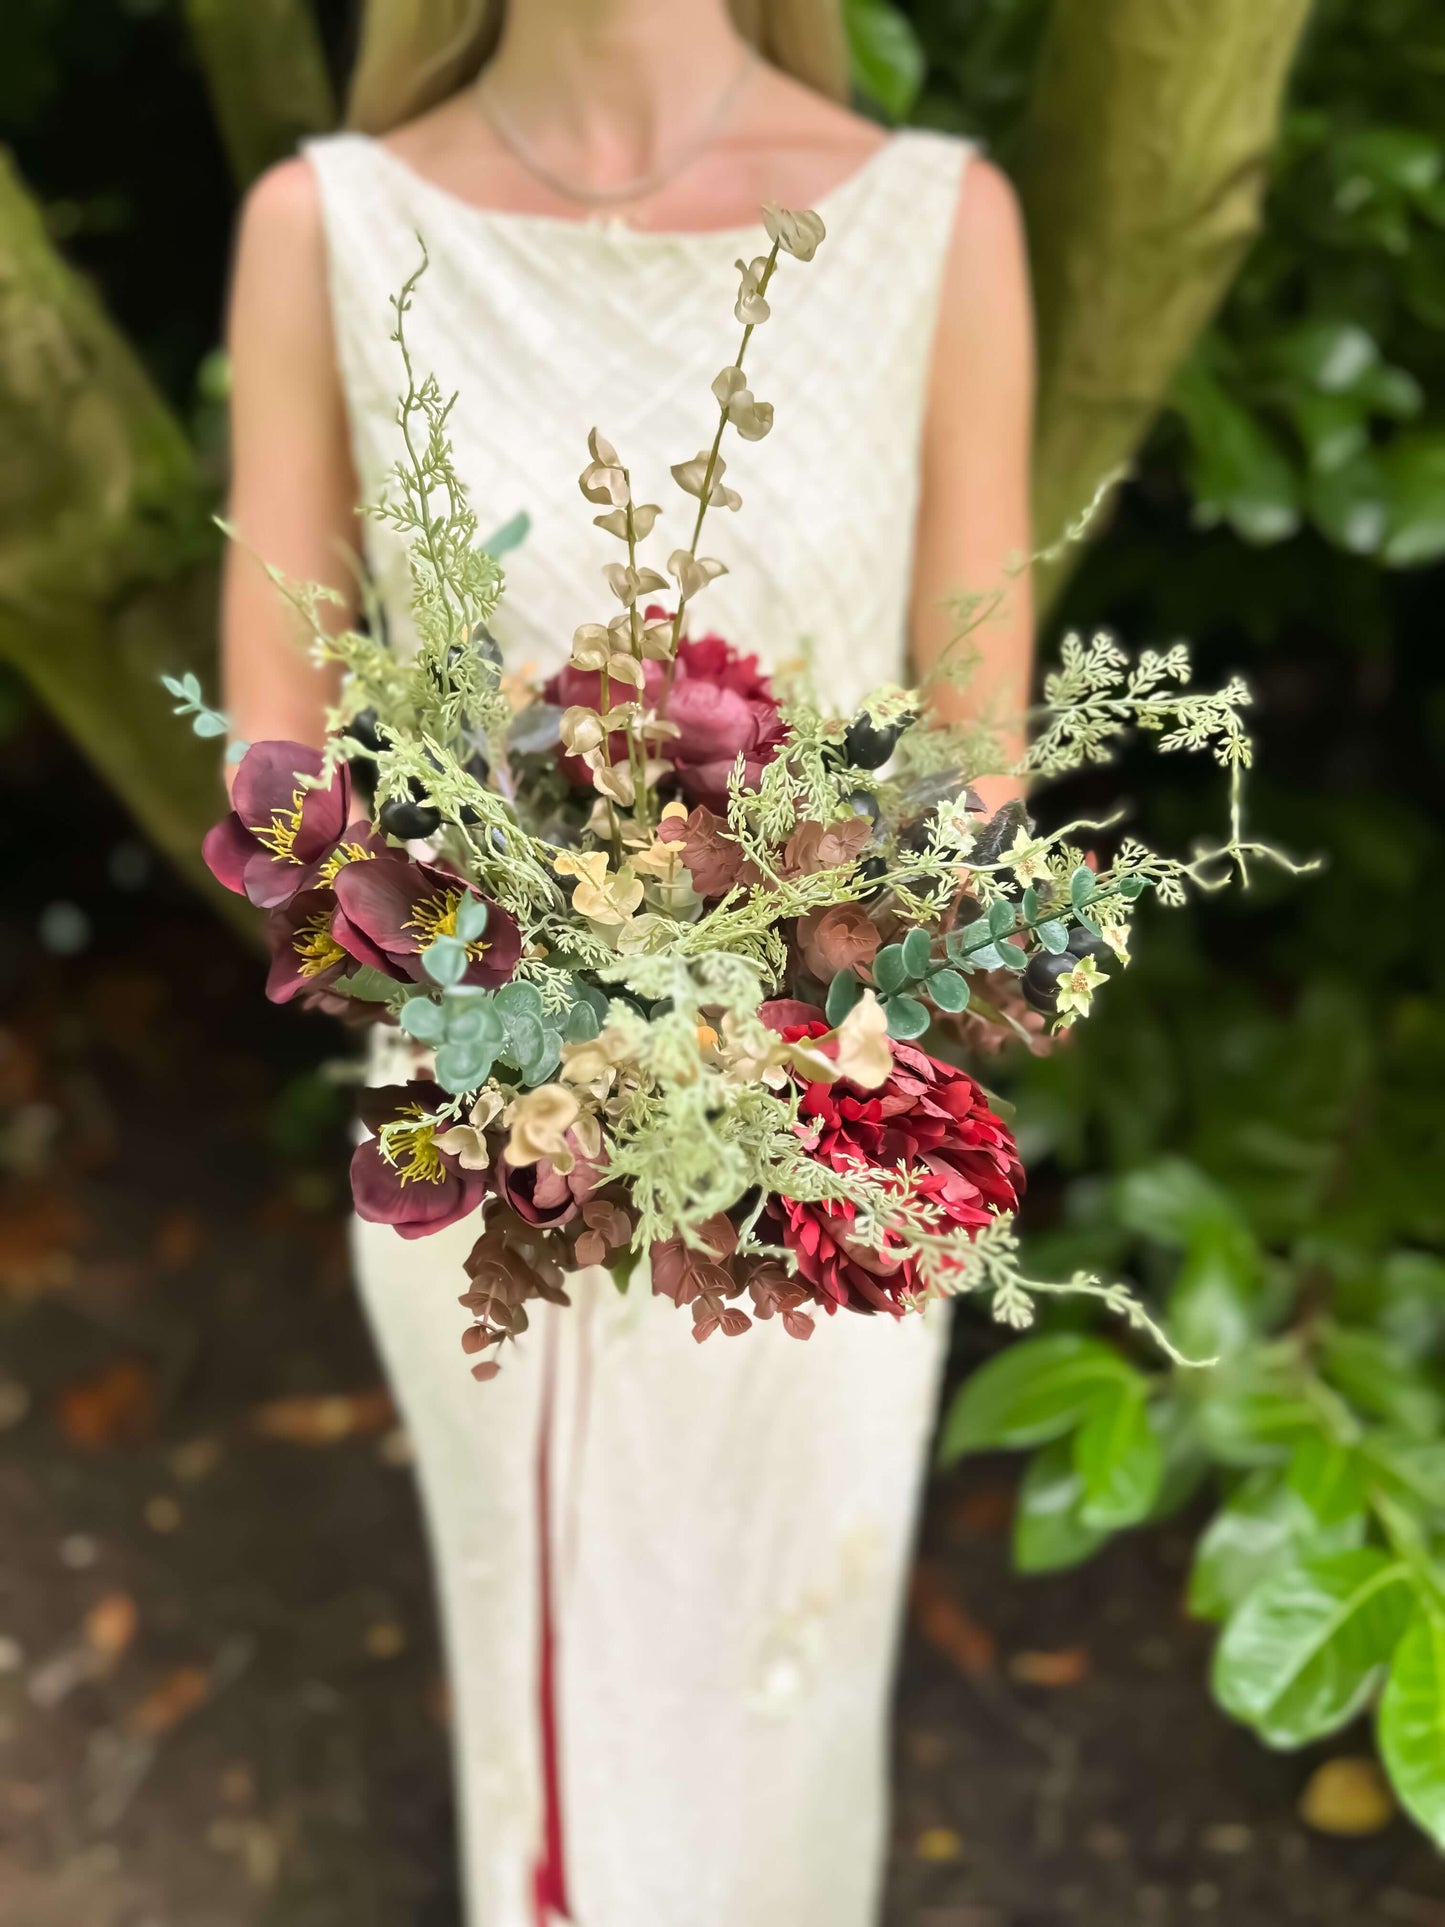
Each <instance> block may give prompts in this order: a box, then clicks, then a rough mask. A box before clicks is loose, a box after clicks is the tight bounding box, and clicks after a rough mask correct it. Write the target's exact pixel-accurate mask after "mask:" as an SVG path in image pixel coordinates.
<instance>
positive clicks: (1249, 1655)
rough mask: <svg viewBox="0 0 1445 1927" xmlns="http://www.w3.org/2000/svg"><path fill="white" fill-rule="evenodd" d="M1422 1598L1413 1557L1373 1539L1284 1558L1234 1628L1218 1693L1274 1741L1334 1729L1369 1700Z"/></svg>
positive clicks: (1217, 1674) (1229, 1630)
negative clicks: (1409, 1562) (1347, 1548)
mask: <svg viewBox="0 0 1445 1927" xmlns="http://www.w3.org/2000/svg"><path fill="white" fill-rule="evenodd" d="M1414 1597H1415V1593H1414V1586H1413V1583H1412V1581H1411V1578H1410V1571H1409V1568H1408V1567H1407V1566H1406V1565H1405V1563H1404V1561H1403V1560H1400V1559H1395V1558H1393V1557H1391V1555H1390V1554H1388V1553H1385V1552H1381V1551H1379V1550H1378V1549H1377V1548H1376V1547H1374V1546H1361V1547H1359V1548H1358V1549H1357V1550H1356V1551H1353V1552H1334V1553H1325V1554H1321V1555H1318V1556H1315V1557H1311V1558H1307V1559H1303V1560H1301V1561H1299V1562H1298V1563H1297V1564H1291V1565H1287V1566H1284V1567H1281V1568H1280V1569H1279V1570H1278V1571H1277V1572H1273V1573H1271V1574H1269V1575H1268V1576H1267V1577H1266V1578H1265V1579H1263V1580H1262V1581H1261V1582H1260V1584H1259V1585H1258V1586H1256V1587H1255V1589H1254V1590H1253V1591H1252V1592H1251V1593H1250V1594H1249V1595H1248V1596H1247V1598H1246V1599H1245V1600H1244V1602H1243V1604H1242V1605H1241V1606H1240V1607H1239V1610H1238V1611H1237V1612H1236V1613H1235V1614H1234V1616H1233V1617H1232V1618H1231V1619H1230V1621H1229V1623H1228V1625H1227V1626H1226V1627H1225V1629H1224V1632H1223V1634H1222V1636H1221V1638H1220V1641H1219V1644H1218V1646H1217V1647H1216V1648H1215V1652H1214V1668H1213V1686H1214V1692H1215V1697H1216V1698H1217V1699H1218V1700H1219V1703H1220V1705H1221V1706H1223V1708H1224V1710H1225V1711H1226V1712H1227V1713H1230V1714H1232V1715H1233V1716H1234V1718H1235V1719H1238V1720H1243V1721H1244V1722H1245V1723H1246V1725H1249V1726H1252V1727H1253V1728H1254V1729H1255V1731H1256V1732H1257V1733H1258V1734H1259V1735H1260V1737H1261V1738H1262V1739H1263V1740H1265V1741H1266V1742H1267V1743H1268V1744H1269V1745H1271V1746H1279V1747H1292V1746H1304V1745H1305V1744H1306V1743H1307V1742H1308V1741H1310V1740H1317V1739H1321V1738H1323V1737H1324V1735H1325V1734H1327V1733H1333V1732H1335V1731H1336V1730H1337V1729H1338V1728H1339V1727H1341V1726H1344V1725H1345V1724H1346V1723H1347V1722H1348V1721H1349V1720H1351V1719H1353V1718H1354V1716H1355V1714H1356V1713H1358V1712H1359V1711H1360V1709H1361V1707H1362V1706H1364V1704H1365V1702H1366V1701H1367V1700H1368V1699H1369V1697H1370V1694H1371V1693H1372V1692H1373V1690H1374V1688H1375V1685H1376V1682H1377V1679H1378V1676H1379V1672H1380V1669H1381V1668H1382V1667H1383V1666H1385V1665H1386V1664H1387V1663H1388V1661H1389V1659H1390V1657H1391V1655H1392V1653H1393V1652H1394V1650H1395V1647H1396V1645H1397V1644H1398V1643H1399V1639H1400V1635H1401V1634H1402V1633H1403V1632H1404V1630H1405V1627H1406V1625H1407V1624H1408V1622H1409V1619H1410V1615H1411V1612H1412V1610H1413V1607H1414Z"/></svg>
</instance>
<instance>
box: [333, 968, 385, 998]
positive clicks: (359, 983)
mask: <svg viewBox="0 0 1445 1927" xmlns="http://www.w3.org/2000/svg"><path fill="white" fill-rule="evenodd" d="M331 988H332V989H333V990H334V991H335V992H336V994H337V996H338V997H355V998H358V999H359V1000H360V1001H361V1002H362V1003H367V1004H385V1003H389V1002H390V1001H391V999H392V998H393V997H395V996H396V994H397V992H398V990H399V989H400V988H401V986H400V985H399V984H398V983H397V981H396V979H395V977H388V976H387V974H386V972H385V971H384V970H374V969H373V968H372V966H371V965H370V964H358V965H357V967H356V969H355V970H349V971H348V972H347V973H346V975H345V976H344V977H338V978H337V979H336V980H335V982H334V983H333V984H332V986H331Z"/></svg>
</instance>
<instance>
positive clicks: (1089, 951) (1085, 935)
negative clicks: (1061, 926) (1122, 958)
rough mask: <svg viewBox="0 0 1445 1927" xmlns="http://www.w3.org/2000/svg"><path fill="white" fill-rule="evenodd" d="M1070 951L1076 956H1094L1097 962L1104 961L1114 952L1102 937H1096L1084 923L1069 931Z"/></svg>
mask: <svg viewBox="0 0 1445 1927" xmlns="http://www.w3.org/2000/svg"><path fill="white" fill-rule="evenodd" d="M1069 951H1070V953H1071V955H1073V956H1075V957H1092V958H1093V959H1094V962H1095V963H1103V962H1104V961H1105V959H1106V958H1108V957H1111V956H1112V955H1113V954H1114V953H1113V952H1112V951H1111V950H1110V948H1109V946H1108V944H1106V943H1105V942H1104V939H1103V938H1102V937H1096V936H1095V935H1094V933H1093V931H1092V930H1086V929H1085V928H1084V926H1083V924H1080V925H1079V926H1078V928H1077V929H1075V930H1071V931H1070V932H1069Z"/></svg>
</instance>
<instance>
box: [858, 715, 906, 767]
mask: <svg viewBox="0 0 1445 1927" xmlns="http://www.w3.org/2000/svg"><path fill="white" fill-rule="evenodd" d="M907 726H908V719H907V718H906V717H905V718H903V719H902V720H901V721H899V722H896V723H875V722H874V721H873V719H872V717H871V716H855V717H854V718H853V720H852V722H851V723H849V725H848V729H847V733H846V734H845V736H844V738H843V755H844V758H845V759H846V761H847V762H848V763H849V765H850V766H851V767H852V768H853V769H881V768H882V767H883V765H884V764H885V763H886V762H887V761H888V758H889V757H890V756H891V755H892V754H893V752H894V750H895V749H896V748H897V747H898V739H899V737H900V736H901V735H902V734H903V732H904V730H905V729H906V728H907Z"/></svg>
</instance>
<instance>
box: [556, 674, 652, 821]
mask: <svg viewBox="0 0 1445 1927" xmlns="http://www.w3.org/2000/svg"><path fill="white" fill-rule="evenodd" d="M664 673H665V665H664V664H662V663H660V662H645V663H644V664H643V665H642V690H641V694H640V700H641V701H642V702H644V703H645V704H647V705H648V707H649V708H653V707H655V706H656V704H657V702H658V700H659V698H660V697H661V695H662V685H663V677H664ZM610 693H611V697H612V701H613V702H614V703H617V702H629V701H632V700H635V699H637V698H638V696H639V692H638V691H637V690H635V689H634V688H633V687H632V685H631V684H630V683H619V682H614V683H613V684H612V685H611V691H610ZM542 694H543V696H544V697H545V699H546V700H547V701H548V702H549V703H557V704H558V705H559V706H560V707H561V708H563V709H571V708H572V707H573V706H574V705H576V704H580V705H581V706H582V708H583V709H595V710H596V711H597V712H598V713H599V714H600V713H601V710H602V677H601V675H600V673H599V672H598V671H597V670H595V669H574V668H573V666H572V664H571V663H567V664H566V665H565V666H564V667H563V668H561V669H559V670H558V671H557V673H556V675H555V676H550V677H549V678H548V679H547V681H546V682H545V683H544V684H543V685H542ZM557 756H558V760H559V761H560V763H561V765H562V773H563V775H564V776H565V777H566V778H567V781H568V782H569V783H570V784H571V785H572V786H573V788H574V789H579V790H590V789H591V787H592V772H591V770H590V769H589V768H588V767H587V765H586V763H584V762H583V760H582V758H581V757H580V756H568V755H567V754H566V752H565V751H564V750H563V749H562V747H561V745H560V744H559V745H558V749H557ZM607 760H608V762H609V763H625V762H626V761H627V738H626V736H624V735H623V733H622V731H621V730H620V729H615V730H613V732H612V734H611V735H610V736H609V737H608V739H607Z"/></svg>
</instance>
